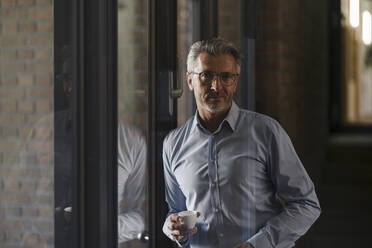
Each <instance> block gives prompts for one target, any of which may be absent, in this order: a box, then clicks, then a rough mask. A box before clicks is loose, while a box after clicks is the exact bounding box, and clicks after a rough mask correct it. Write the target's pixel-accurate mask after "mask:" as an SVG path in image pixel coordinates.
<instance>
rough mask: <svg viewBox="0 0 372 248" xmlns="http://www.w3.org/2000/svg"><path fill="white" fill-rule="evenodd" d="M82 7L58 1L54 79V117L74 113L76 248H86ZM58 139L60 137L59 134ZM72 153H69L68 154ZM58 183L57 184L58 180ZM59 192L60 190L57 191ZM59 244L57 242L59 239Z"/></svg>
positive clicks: (72, 167) (72, 241) (73, 243)
mask: <svg viewBox="0 0 372 248" xmlns="http://www.w3.org/2000/svg"><path fill="white" fill-rule="evenodd" d="M82 3H83V1H73V0H58V1H55V2H54V27H55V28H54V51H55V52H54V79H55V82H56V83H55V84H54V85H55V87H54V112H55V114H54V117H56V116H57V114H56V113H59V112H62V111H71V115H72V116H71V130H72V131H71V133H69V134H68V135H67V136H72V137H67V136H66V137H65V138H72V144H71V145H72V146H71V148H70V149H71V150H70V152H71V156H72V161H71V162H72V164H71V165H70V168H69V169H70V170H71V171H70V173H71V174H70V173H67V174H68V175H69V177H70V178H69V179H68V181H70V183H71V188H72V192H71V196H70V197H71V198H72V199H69V200H68V201H69V204H71V206H72V218H71V224H70V226H69V227H70V228H71V230H72V231H71V232H70V233H69V235H71V236H70V237H69V239H70V240H69V241H68V243H69V245H70V247H72V248H78V247H83V246H81V244H82V239H81V234H82V233H83V229H82V226H81V218H82V217H83V216H82V211H83V210H82V206H83V205H82V201H81V195H82V194H81V192H82V190H83V187H82V185H81V184H80V182H81V177H82V173H81V172H82V170H81V168H82V167H81V161H82V159H83V157H82V156H81V154H82V151H83V143H82V132H81V130H82V126H81V125H82V124H83V119H82V118H81V114H82V112H83V109H82V108H81V107H82V105H81V104H80V101H81V99H82V98H81V94H82V87H83V85H82V80H81V79H82V72H83V64H82V63H81V59H82V57H81V54H82V53H81V49H80V48H81V41H82V36H81V28H82V25H80V18H81V17H82V13H83V12H82ZM65 63H67V64H69V69H68V71H67V72H66V71H64V68H63V67H64V64H65ZM64 74H68V75H67V76H68V77H69V78H70V79H71V82H72V85H71V86H72V92H71V96H70V101H66V95H65V92H64V89H63V87H62V85H61V82H60V79H59V77H61V76H62V77H63V76H64ZM57 125H58V123H57V122H56V121H54V127H55V128H54V130H56V127H57ZM54 135H55V136H56V135H58V134H57V132H55V133H54ZM59 141H60V139H56V138H55V144H54V145H55V147H56V146H57V145H58V144H57V142H59ZM67 152H68V151H67ZM60 162H61V161H57V157H55V165H56V166H57V164H59V163H60ZM54 177H55V179H56V178H57V177H61V175H58V174H57V173H55V175H54ZM55 181H56V180H55ZM56 191H57V189H56ZM59 193H60V192H55V194H59ZM59 207H60V206H57V205H56V210H55V211H56V217H57V211H62V214H64V213H63V211H64V210H63V209H59V210H58V209H57V208H59ZM63 228H65V227H63V226H58V225H57V223H56V222H55V228H54V230H55V232H56V233H57V232H60V231H62V232H63V231H64V230H62V229H63ZM56 242H58V241H57V239H56ZM64 245H65V244H59V243H56V244H55V247H63V246H64Z"/></svg>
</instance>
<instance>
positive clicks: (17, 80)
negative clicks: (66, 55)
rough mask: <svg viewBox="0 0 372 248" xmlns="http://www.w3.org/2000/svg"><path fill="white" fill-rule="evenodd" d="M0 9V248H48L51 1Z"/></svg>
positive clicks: (11, 3)
mask: <svg viewBox="0 0 372 248" xmlns="http://www.w3.org/2000/svg"><path fill="white" fill-rule="evenodd" d="M0 6H1V8H0V18H1V19H0V26H1V29H0V32H1V35H0V247H2V248H6V247H13V248H16V247H52V246H53V229H54V228H53V209H54V207H53V161H52V151H53V139H52V137H53V135H52V131H53V130H52V127H53V122H52V120H53V119H52V118H51V116H50V113H51V111H52V110H53V80H52V76H53V2H52V1H51V0H1V1H0ZM36 127H37V128H36Z"/></svg>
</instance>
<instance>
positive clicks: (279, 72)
mask: <svg viewBox="0 0 372 248" xmlns="http://www.w3.org/2000/svg"><path fill="white" fill-rule="evenodd" d="M327 18H328V17H327V1H322V0H305V1H297V0H278V1H269V0H262V1H261V7H260V13H259V15H258V18H257V20H258V29H259V37H258V40H257V42H256V106H257V111H258V112H261V113H265V114H268V115H269V116H272V117H273V118H275V119H277V120H278V121H279V122H280V123H281V124H282V126H283V127H284V128H285V129H286V131H287V132H288V134H289V136H290V137H291V139H292V141H293V143H294V146H295V148H296V151H297V153H298V154H299V157H300V158H301V160H302V162H303V164H304V166H305V168H306V170H307V171H308V172H309V174H310V176H311V177H312V179H313V181H314V182H315V184H316V186H317V185H319V181H320V176H321V173H320V171H321V168H322V166H323V164H324V163H325V150H326V149H325V148H326V142H327V135H328V118H327V117H328V111H327V110H328V85H329V82H328V61H327V60H328V58H327V53H328V50H327V49H328V47H327ZM310 236H311V235H310ZM307 237H309V235H308V236H307ZM297 247H307V246H306V242H302V243H301V242H300V243H299V245H298V246H297Z"/></svg>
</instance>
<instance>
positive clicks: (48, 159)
mask: <svg viewBox="0 0 372 248" xmlns="http://www.w3.org/2000/svg"><path fill="white" fill-rule="evenodd" d="M37 163H38V164H40V165H52V164H53V156H52V155H51V154H42V155H40V156H38V157H37Z"/></svg>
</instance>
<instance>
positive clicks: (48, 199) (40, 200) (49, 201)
mask: <svg viewBox="0 0 372 248" xmlns="http://www.w3.org/2000/svg"><path fill="white" fill-rule="evenodd" d="M30 198H31V199H30V201H31V203H33V204H37V205H39V206H40V207H41V206H53V200H54V199H53V196H52V195H32V196H31V197H30Z"/></svg>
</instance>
